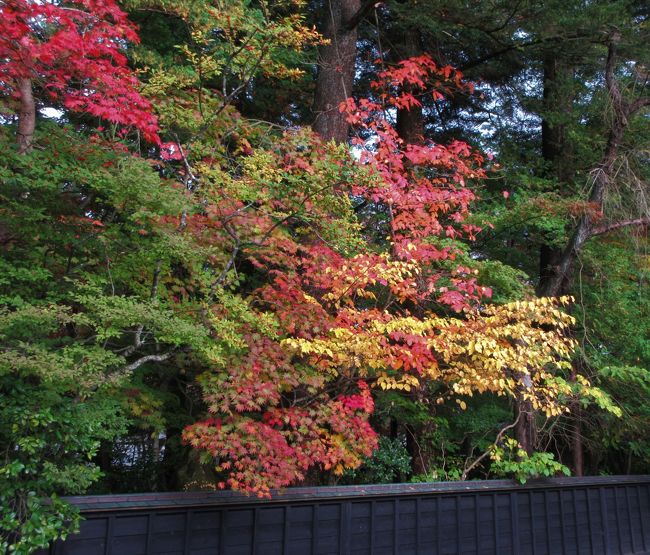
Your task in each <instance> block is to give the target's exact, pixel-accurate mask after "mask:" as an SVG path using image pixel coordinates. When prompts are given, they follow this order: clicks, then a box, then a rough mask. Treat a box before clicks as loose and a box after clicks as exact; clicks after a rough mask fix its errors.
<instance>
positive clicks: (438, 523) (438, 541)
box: [436, 497, 442, 555]
mask: <svg viewBox="0 0 650 555" xmlns="http://www.w3.org/2000/svg"><path fill="white" fill-rule="evenodd" d="M441 499H442V497H436V555H438V554H439V553H440V552H441V551H442V538H441V534H440V530H441V528H442V522H441V520H442V515H441V513H442V511H441V510H440V500H441Z"/></svg>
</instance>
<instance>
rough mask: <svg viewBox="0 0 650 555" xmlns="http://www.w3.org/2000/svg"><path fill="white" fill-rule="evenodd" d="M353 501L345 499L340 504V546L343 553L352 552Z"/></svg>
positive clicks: (342, 554)
mask: <svg viewBox="0 0 650 555" xmlns="http://www.w3.org/2000/svg"><path fill="white" fill-rule="evenodd" d="M351 508H352V503H351V502H350V501H343V502H342V503H341V504H340V505H339V509H340V511H339V517H340V521H339V533H340V540H339V548H340V551H339V553H341V555H349V553H350V518H351V516H352V514H351V513H352V511H351Z"/></svg>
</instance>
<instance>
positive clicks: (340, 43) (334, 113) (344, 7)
mask: <svg viewBox="0 0 650 555" xmlns="http://www.w3.org/2000/svg"><path fill="white" fill-rule="evenodd" d="M360 9H361V1H360V0H326V3H325V23H324V26H323V32H322V33H323V35H324V36H325V38H326V39H328V40H329V44H327V45H325V46H322V47H321V48H320V50H319V52H318V78H317V80H316V91H315V93H314V105H313V112H314V122H313V124H312V128H313V130H314V131H316V133H318V134H319V135H320V136H321V137H323V139H325V140H328V141H330V140H333V141H336V142H337V143H344V142H345V141H347V138H348V128H349V126H348V122H347V121H346V118H345V114H342V113H340V112H339V105H340V104H341V102H343V101H344V100H345V99H346V98H348V97H349V96H350V95H351V94H352V84H353V83H354V71H355V62H356V57H357V23H358V21H356V16H357V14H358V13H359V10H360Z"/></svg>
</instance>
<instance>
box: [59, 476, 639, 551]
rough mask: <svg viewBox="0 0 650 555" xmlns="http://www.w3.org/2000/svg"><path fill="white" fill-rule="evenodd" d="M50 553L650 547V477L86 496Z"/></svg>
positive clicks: (538, 549) (612, 548)
mask: <svg viewBox="0 0 650 555" xmlns="http://www.w3.org/2000/svg"><path fill="white" fill-rule="evenodd" d="M70 500H71V501H72V502H73V503H74V504H75V505H77V506H79V508H80V509H81V511H82V513H83V515H84V518H85V521H84V522H83V523H82V525H81V532H80V533H79V534H78V535H74V536H71V537H70V538H68V540H67V541H65V542H59V543H57V544H55V545H54V546H52V547H51V548H50V555H140V554H142V555H145V554H147V555H148V554H163V553H164V554H167V555H217V554H219V555H274V554H278V555H280V554H282V555H289V554H291V555H308V554H318V555H328V554H332V555H334V554H345V555H348V554H355V555H363V554H367V555H371V554H372V555H383V554H397V555H409V554H425V553H426V554H449V555H452V554H463V555H464V554H470V553H471V554H497V555H501V554H532V555H543V554H547V555H556V554H578V555H580V554H583V553H589V554H596V555H600V554H610V553H620V554H627V553H648V554H650V476H635V477H634V476H633V477H630V476H612V477H596V478H553V479H549V480H544V481H535V482H529V483H528V484H526V485H524V486H520V485H517V484H514V483H512V482H510V481H505V480H504V481H501V480H499V481H485V482H464V483H459V482H454V483H432V484H397V485H377V486H349V487H330V488H292V489H289V490H286V491H285V492H284V493H276V494H275V495H274V497H273V499H272V500H270V501H269V500H258V499H254V498H249V497H244V496H241V495H237V494H234V493H231V492H218V493H212V492H199V493H168V494H136V495H114V496H99V497H76V498H70Z"/></svg>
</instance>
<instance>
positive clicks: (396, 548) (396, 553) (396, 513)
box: [393, 497, 400, 555]
mask: <svg viewBox="0 0 650 555" xmlns="http://www.w3.org/2000/svg"><path fill="white" fill-rule="evenodd" d="M399 522H400V514H399V497H396V498H395V500H394V501H393V555H399Z"/></svg>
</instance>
